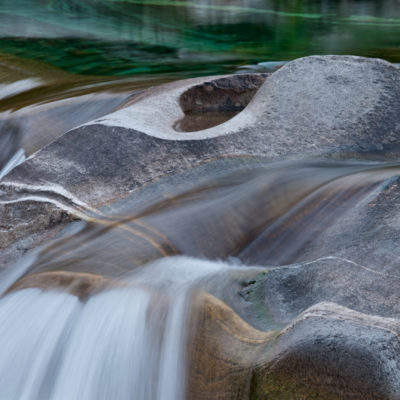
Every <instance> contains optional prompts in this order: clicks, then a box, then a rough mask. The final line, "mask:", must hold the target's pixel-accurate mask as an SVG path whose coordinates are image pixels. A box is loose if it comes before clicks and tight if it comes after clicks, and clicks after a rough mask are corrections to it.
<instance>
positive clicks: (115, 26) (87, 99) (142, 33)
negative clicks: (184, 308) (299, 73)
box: [0, 0, 400, 155]
mask: <svg viewBox="0 0 400 400" xmlns="http://www.w3.org/2000/svg"><path fill="white" fill-rule="evenodd" d="M399 39H400V3H399V0H338V1H334V0H319V1H317V0H302V1H300V0H279V1H278V0H231V1H229V0H196V1H178V0H177V1H174V0H146V1H139V0H125V1H122V0H0V137H1V136H2V135H3V132H7V131H9V130H10V129H11V128H10V127H12V130H13V131H16V132H19V136H18V137H20V139H19V145H18V146H19V147H22V148H23V149H24V151H25V154H26V155H30V154H32V153H34V152H36V151H37V150H39V149H41V148H42V147H43V146H45V145H46V144H48V143H50V142H51V141H53V140H55V139H56V138H57V137H59V136H60V135H61V134H63V133H64V132H66V131H68V130H69V129H72V128H74V127H76V126H78V125H80V124H83V123H85V122H88V121H90V120H93V119H95V118H98V117H100V116H102V115H104V114H107V113H109V112H112V111H114V110H115V109H116V108H118V107H120V106H121V105H123V104H125V103H124V102H125V101H126V100H127V99H128V98H129V96H131V95H134V93H135V92H138V91H140V90H143V89H144V88H147V87H149V86H154V85H159V84H162V83H164V82H168V81H172V80H177V79H182V78H189V77H193V76H201V75H216V74H225V73H236V72H240V71H249V70H250V71H260V72H262V71H265V70H268V69H271V66H273V65H274V63H273V62H275V61H279V62H281V61H288V60H292V59H295V58H298V57H301V56H306V55H312V54H355V55H361V56H369V57H380V58H384V59H386V60H388V61H391V62H400V40H399ZM203 122H204V121H203ZM203 122H202V123H203ZM205 122H206V123H207V124H208V123H209V122H210V121H205ZM14 136H16V135H14ZM0 151H3V152H4V149H0ZM10 151H11V150H10Z"/></svg>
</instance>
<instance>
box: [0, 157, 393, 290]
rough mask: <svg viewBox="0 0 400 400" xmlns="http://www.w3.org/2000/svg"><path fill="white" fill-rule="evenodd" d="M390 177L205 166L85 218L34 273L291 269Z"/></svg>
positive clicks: (345, 170) (320, 166)
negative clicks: (211, 263) (176, 259)
mask: <svg viewBox="0 0 400 400" xmlns="http://www.w3.org/2000/svg"><path fill="white" fill-rule="evenodd" d="M398 173H399V166H398V165H397V164H395V165H386V164H354V163H345V162H341V163H325V162H324V163H300V162H298V163H273V164H271V163H264V162H259V161H257V162H256V161H249V160H247V161H246V160H245V159H244V160H243V161H240V162H239V160H237V161H232V162H231V164H230V163H227V165H226V162H225V161H223V162H222V161H221V162H216V163H211V164H209V165H208V166H207V168H205V169H203V168H199V169H195V170H193V171H190V172H189V173H187V174H186V175H183V176H182V177H179V176H178V177H176V178H168V179H165V180H163V181H161V182H158V183H157V184H152V185H149V186H147V187H146V188H145V189H143V190H141V191H140V192H138V193H135V195H133V196H132V198H129V199H126V200H124V201H123V202H122V203H121V204H116V205H114V206H112V207H111V208H107V209H105V210H103V211H97V212H94V213H93V211H90V210H87V213H88V214H87V217H85V219H87V221H86V223H85V224H84V225H82V227H81V229H80V231H79V232H77V233H74V234H73V235H70V236H66V237H64V238H62V239H60V240H59V241H57V242H55V243H53V244H51V245H49V246H48V247H47V248H45V249H43V250H42V251H41V252H40V254H39V256H38V258H37V260H36V261H35V262H34V264H33V266H32V271H34V272H35V273H37V272H41V273H43V272H51V271H70V272H74V273H85V274H96V275H101V276H104V277H107V278H115V277H118V276H120V275H121V274H125V273H127V272H130V271H132V270H134V269H136V268H138V267H141V266H142V265H144V264H146V263H148V262H151V261H153V260H156V259H158V258H163V257H167V256H174V255H187V256H192V257H199V258H205V259H214V260H216V259H226V258H228V257H232V256H234V257H239V258H240V259H242V260H243V261H244V262H246V263H247V264H250V265H252V264H253V265H254V264H257V263H262V264H264V265H266V264H268V265H271V264H284V263H287V262H292V261H294V260H295V259H296V256H297V254H298V252H299V251H300V250H301V247H302V246H303V245H304V243H305V242H306V241H307V240H312V238H313V235H315V234H316V232H318V230H319V229H322V228H323V227H324V226H326V225H327V224H329V221H331V220H333V219H334V218H337V216H339V215H340V214H341V213H342V212H344V211H346V210H348V209H349V208H351V207H352V205H353V204H355V203H356V202H357V201H359V200H360V199H362V198H363V197H365V196H366V195H367V194H368V193H370V192H371V191H372V190H373V189H375V188H376V185H377V184H378V183H379V182H382V181H384V180H385V179H387V178H388V177H390V176H393V175H396V174H398ZM15 200H17V197H12V198H11V197H10V198H9V201H15ZM3 201H7V198H6V197H5V196H3ZM49 201H51V198H50V197H49ZM77 207H78V208H79V215H82V207H81V206H77ZM64 278H65V282H68V279H69V277H67V276H66V277H64ZM64 278H63V279H64ZM58 280H59V275H57V273H56V274H53V273H50V274H48V275H42V278H41V280H39V281H38V282H36V281H35V282H36V283H35V285H38V284H39V285H40V286H42V285H43V284H44V285H47V284H48V283H46V282H53V281H54V284H55V285H56V286H58V284H59V283H57V282H58ZM27 282H28V283H27ZM29 282H30V280H29V279H28V281H24V283H23V284H22V286H25V285H28V286H29ZM96 282H97V281H96ZM98 283H99V284H102V282H98ZM31 284H33V282H31Z"/></svg>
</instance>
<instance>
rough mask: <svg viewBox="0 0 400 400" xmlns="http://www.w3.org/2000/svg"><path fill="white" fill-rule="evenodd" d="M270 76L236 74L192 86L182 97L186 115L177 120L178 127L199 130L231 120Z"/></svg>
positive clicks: (183, 130)
mask: <svg viewBox="0 0 400 400" xmlns="http://www.w3.org/2000/svg"><path fill="white" fill-rule="evenodd" d="M267 76H268V74H242V75H232V76H229V77H224V78H220V79H216V80H213V81H209V82H204V83H201V84H200V85H196V86H193V87H191V88H190V89H188V90H186V92H184V93H183V94H182V95H181V96H180V99H179V104H180V106H181V108H182V111H183V112H184V113H185V116H184V117H183V118H182V119H181V120H179V121H177V122H176V123H175V125H174V129H175V130H176V131H178V132H195V131H200V130H203V129H208V128H212V127H213V126H217V125H220V124H222V123H224V122H226V121H228V120H230V119H231V118H233V117H234V116H235V115H236V114H238V113H239V112H240V111H242V110H243V109H244V108H245V107H246V106H247V104H249V103H250V100H251V99H252V98H253V97H254V95H255V94H256V92H257V90H258V89H259V88H260V87H261V85H262V84H263V83H264V81H265V79H266V78H267Z"/></svg>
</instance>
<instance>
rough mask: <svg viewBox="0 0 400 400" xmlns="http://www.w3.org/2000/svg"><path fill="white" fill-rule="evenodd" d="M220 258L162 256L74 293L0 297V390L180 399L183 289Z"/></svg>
mask: <svg viewBox="0 0 400 400" xmlns="http://www.w3.org/2000/svg"><path fill="white" fill-rule="evenodd" d="M231 268H232V267H229V266H228V265H227V264H223V263H217V262H208V261H201V260H195V259H191V258H188V257H171V258H166V259H162V260H159V261H157V262H155V263H153V264H151V265H148V266H146V267H144V268H143V269H141V270H140V271H138V272H136V273H135V274H134V275H132V276H130V277H129V278H128V279H127V282H128V283H127V284H126V285H125V284H124V285H123V286H121V287H115V288H112V289H108V290H106V291H104V292H101V293H99V294H97V295H94V296H92V297H90V298H89V299H88V300H87V301H86V302H84V303H83V302H81V301H79V300H78V298H77V297H75V296H73V295H71V294H69V293H65V292H56V291H42V290H40V289H34V288H32V289H24V290H21V291H17V292H15V293H11V294H9V295H7V296H5V297H4V298H2V299H1V300H0V348H1V349H2V356H1V357H0V399H1V400H3V399H4V400H14V399H15V400H16V399H18V400H47V399H49V400H64V399H65V400H125V399H126V400H128V399H129V400H133V399H134V400H153V399H154V400H161V399H162V400H183V399H184V396H185V378H186V376H185V371H186V365H185V347H186V340H187V329H186V328H187V325H188V321H189V318H188V317H189V314H190V313H189V306H190V293H191V289H193V288H194V287H196V286H199V285H201V283H202V282H204V280H207V279H209V278H211V277H215V275H216V274H217V273H219V272H222V271H226V270H228V269H231Z"/></svg>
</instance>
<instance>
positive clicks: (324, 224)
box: [0, 56, 400, 400]
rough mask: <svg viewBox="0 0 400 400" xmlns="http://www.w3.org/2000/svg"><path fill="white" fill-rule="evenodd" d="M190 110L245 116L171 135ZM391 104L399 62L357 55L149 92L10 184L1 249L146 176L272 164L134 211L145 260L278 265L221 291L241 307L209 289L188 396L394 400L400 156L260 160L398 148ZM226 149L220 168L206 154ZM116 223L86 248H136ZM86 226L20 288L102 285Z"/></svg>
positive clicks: (35, 237)
mask: <svg viewBox="0 0 400 400" xmlns="http://www.w3.org/2000/svg"><path fill="white" fill-rule="evenodd" d="M246 82H247V83H246ZM246 85H247V86H250V87H251V88H250V89H249V90H246V87H247V86H246ZM220 90H221V91H222V92H220ZM211 92H216V93H214V94H215V95H212V96H211V95H209V94H210V93H211ZM217 92H218V93H219V94H218V95H217ZM252 95H254V97H252V98H251V96H252ZM250 98H251V99H250ZM213 99H215V104H212V101H213ZM242 109H243V110H242ZM193 110H194V111H195V112H199V111H201V112H206V113H207V112H217V113H218V112H220V111H223V112H225V111H229V112H231V111H235V112H237V111H240V110H242V111H240V112H239V113H238V114H237V115H235V116H234V117H233V118H231V119H229V120H227V121H226V122H224V123H222V124H220V125H218V126H214V127H210V128H207V129H202V130H200V131H194V132H178V131H177V130H176V129H175V128H174V127H176V123H177V122H178V121H180V120H182V118H185V113H186V114H188V113H191V112H193ZM196 110H197V111H196ZM399 116H400V70H399V69H398V68H396V67H394V66H392V65H391V64H389V63H387V62H384V61H382V60H373V59H364V58H359V57H350V56H325V57H317V56H316V57H307V58H303V59H299V60H296V61H293V62H291V63H288V64H287V65H285V66H284V67H282V68H280V69H279V70H277V71H276V72H274V73H273V74H272V75H270V76H268V77H265V76H261V75H254V76H249V75H246V76H243V77H238V76H234V77H231V76H227V77H210V78H199V79H193V80H188V81H183V82H175V83H172V84H168V85H165V86H162V87H160V88H154V89H151V90H149V91H147V92H145V93H143V94H141V95H140V96H137V97H135V98H134V99H133V100H132V101H130V102H129V103H128V104H126V107H125V108H123V109H120V110H118V111H116V112H115V113H113V114H110V115H108V116H105V117H103V118H101V119H99V120H96V121H93V122H92V123H90V124H87V125H85V126H81V127H79V128H76V129H74V130H72V131H69V132H67V133H66V134H64V135H63V136H62V137H61V138H59V139H57V140H56V141H55V142H53V143H51V144H50V145H48V146H46V147H45V148H43V149H42V150H40V151H39V152H37V153H36V154H34V155H33V156H32V157H30V158H29V159H28V160H27V161H25V162H24V163H23V164H21V165H20V166H19V167H17V168H16V169H15V170H13V171H12V172H11V173H10V174H8V175H7V176H6V177H5V178H4V179H3V180H2V181H1V182H0V191H1V192H0V221H1V222H0V228H1V229H2V232H1V235H0V254H1V255H2V261H1V262H2V263H3V265H7V263H8V262H10V260H11V259H15V258H16V254H17V255H19V254H21V253H24V252H25V251H26V250H28V249H30V248H33V247H36V246H37V245H38V243H40V242H43V240H48V238H49V237H51V236H53V235H55V234H56V233H57V232H59V231H60V230H61V229H62V228H63V227H64V226H66V223H67V222H70V221H71V220H73V219H74V218H75V217H79V218H88V215H89V216H90V217H93V215H94V216H96V215H97V216H99V215H100V212H99V210H98V208H99V207H102V206H107V205H109V204H110V203H112V202H114V201H122V199H124V198H128V197H129V196H133V197H135V196H136V198H139V200H140V202H139V203H140V207H142V206H143V204H144V205H148V203H146V202H148V201H149V199H151V198H152V197H151V196H150V197H146V196H144V197H143V198H140V194H138V192H137V190H138V189H140V188H142V187H143V186H145V185H146V184H147V183H149V182H157V181H158V180H160V178H163V177H165V176H170V177H171V176H175V177H178V178H177V181H176V182H173V185H172V186H174V185H175V184H176V189H177V190H178V189H179V187H180V186H179V184H180V183H181V182H180V179H182V181H185V180H186V181H188V182H191V183H193V182H194V181H195V179H194V178H193V177H194V175H190V173H189V172H188V171H192V170H194V167H199V166H200V167H199V168H204V172H205V174H207V171H208V172H210V171H214V172H216V174H217V175H216V176H218V173H219V172H221V171H222V170H223V169H224V168H225V167H226V165H228V164H229V163H232V162H233V163H235V162H238V163H243V165H244V164H249V163H250V164H251V163H252V162H260V163H261V161H260V160H262V163H264V166H265V165H268V167H265V168H264V171H265V174H266V175H268V174H270V175H268V176H269V177H270V178H271V179H270V181H268V179H267V181H266V182H264V181H263V182H264V183H265V186H263V185H264V183H263V185H260V181H254V182H253V181H252V179H253V178H251V177H250V175H245V176H244V179H242V180H240V179H239V178H237V176H236V178H235V179H236V181H234V182H233V183H232V185H231V186H230V185H227V184H226V182H224V184H221V182H219V181H218V178H216V179H215V180H214V181H213V183H212V184H210V185H209V186H207V187H205V186H204V185H203V186H201V187H200V188H199V187H196V186H193V187H192V189H193V190H192V191H190V190H187V191H181V192H180V194H179V196H175V197H173V196H172V197H171V196H170V194H171V193H169V192H168V191H165V190H164V189H165V187H166V186H163V185H164V183H163V182H164V181H163V180H160V181H159V182H158V183H159V187H161V189H160V190H159V191H157V190H158V189H157V190H155V191H154V193H153V195H154V194H155V196H156V197H157V196H159V197H160V198H162V199H163V201H162V204H161V205H160V206H159V207H158V205H157V206H155V207H153V208H152V210H153V214H146V213H142V214H140V212H142V211H143V208H140V207H139V208H138V209H135V210H134V212H137V213H138V215H140V216H139V217H138V216H137V215H136V214H135V215H134V216H135V217H134V218H132V219H131V220H129V218H125V220H124V228H129V229H130V231H131V232H132V231H133V232H134V234H135V235H136V236H137V237H140V238H141V240H142V241H143V246H142V247H140V246H136V247H132V248H133V251H136V250H137V249H139V248H140V252H141V255H143V257H144V258H143V260H147V259H152V257H153V256H154V254H153V253H154V251H153V250H154V248H158V251H159V252H160V251H161V253H162V252H163V251H164V252H165V254H164V253H162V254H161V255H162V256H165V255H171V254H190V255H193V256H198V257H202V256H203V257H209V258H218V257H219V258H221V257H227V256H231V255H233V256H236V257H238V258H239V259H240V260H242V261H243V262H245V263H248V264H253V265H254V264H257V265H262V266H263V267H268V268H267V269H265V270H264V271H263V272H260V274H259V275H257V276H255V277H254V273H253V272H252V274H250V275H251V276H249V279H247V280H244V282H243V285H242V287H241V289H235V290H237V292H238V293H237V294H236V293H235V294H234V295H232V294H231V296H230V297H229V296H227V298H226V299H225V298H223V300H225V301H226V302H227V303H228V304H230V305H231V306H232V307H233V309H234V310H235V311H236V312H237V314H238V315H237V314H236V313H235V312H234V311H233V310H232V309H231V308H229V307H228V306H227V305H226V304H224V303H223V302H221V301H219V300H216V299H213V298H210V297H207V298H206V299H203V300H201V301H199V304H200V305H199V307H200V308H199V309H200V311H199V312H200V314H199V320H198V321H197V322H198V325H197V327H198V329H197V330H196V331H195V334H194V337H193V354H192V355H191V356H192V364H191V365H192V366H191V374H190V376H189V383H190V384H189V388H190V389H189V394H188V396H189V398H190V399H193V400H197V399H198V400H200V399H209V398H219V399H243V398H250V399H254V400H256V399H266V398H268V399H324V400H326V399H328V400H330V399H360V400H361V399H388V400H391V399H400V373H399V371H400V359H399V356H398V355H399V354H400V353H399V350H400V348H399V347H400V344H399V339H398V338H399V333H400V322H399V321H400V308H399V304H400V302H399V295H398V293H400V291H399V289H400V272H399V266H398V260H399V257H400V250H399V248H400V246H399V240H400V209H399V201H398V200H399V197H400V186H399V178H398V175H399V166H398V165H397V164H396V163H393V165H391V166H390V167H386V166H381V167H376V166H375V167H374V168H378V169H379V171H378V172H377V171H372V169H373V168H372V167H371V168H370V169H369V170H365V169H363V168H361V169H360V170H357V168H355V169H354V168H353V167H348V166H347V167H346V168H350V169H349V170H344V169H343V168H344V167H343V165H340V166H339V165H337V168H342V170H341V172H340V173H339V174H337V173H336V172H337V171H336V172H335V173H333V174H330V173H327V174H322V175H318V174H316V173H315V170H312V169H309V170H308V172H307V173H306V174H304V175H301V174H300V173H299V171H300V167H299V165H297V167H296V164H294V167H292V168H287V165H286V164H285V165H286V167H282V165H283V164H282V165H280V167H279V168H281V169H280V171H281V174H280V175H279V174H278V175H274V174H273V172H271V171H273V170H274V168H277V167H276V165H278V164H265V163H266V162H268V163H269V162H272V161H274V162H277V161H278V160H279V161H280V162H283V160H285V162H287V160H288V159H293V158H294V157H296V158H299V155H300V157H301V158H302V159H303V160H304V159H305V158H307V159H308V160H309V159H310V158H313V157H314V158H315V159H316V158H317V157H318V158H319V157H323V158H324V159H325V160H326V158H327V157H328V158H341V157H345V156H349V155H351V156H352V157H354V158H365V157H367V158H368V157H369V158H375V159H376V158H379V157H387V158H389V157H391V158H392V159H393V158H395V157H397V150H396V145H397V144H398V142H399V140H400V117H399ZM216 159H218V160H219V162H220V163H221V164H220V165H223V167H221V170H219V169H218V168H219V167H216V165H217V164H218V163H217V164H215V163H212V162H211V161H212V160H216ZM301 165H303V166H304V162H303V164H301ZM368 165H370V164H368ZM207 168H208V169H207ZM279 168H278V169H279ZM285 168H286V169H285ZM352 168H353V169H352ZM180 174H181V175H180ZM360 174H361V175H360ZM362 174H364V175H362ZM349 176H350V178H349ZM179 177H182V178H179ZM285 177H286V178H287V179H284V178H285ZM242 178H243V177H242ZM342 178H343V179H342ZM252 182H253V185H252ZM203 183H204V182H203ZM289 183H290V184H289ZM218 185H219V186H218ZM285 185H286V186H285ZM156 186H157V185H156ZM232 188H233V189H232ZM163 190H164V191H163ZM144 191H145V190H144ZM140 193H143V191H142V192H140ZM232 193H233V198H234V199H235V201H233V202H232V201H231V200H230V199H231V198H230V197H229V195H232ZM202 196H204V197H202ZM246 196H247V197H246ZM153 197H154V196H153ZM205 199H206V200H209V201H208V202H207V201H205ZM203 200H204V201H203ZM263 200H265V201H263ZM267 200H268V201H267ZM150 203H151V202H150ZM177 205H179V206H180V208H179V210H180V211H181V210H184V211H182V212H177V211H176V208H174V206H177ZM201 205H202V206H203V209H201V207H200V206H201ZM185 207H186V208H185ZM199 209H200V210H201V212H203V214H196V212H198V211H199ZM124 210H125V211H126V212H128V211H127V210H126V209H124ZM103 211H104V210H103ZM132 213H133V211H132V210H129V213H128V214H126V213H125V214H122V215H133V214H132ZM196 215H197V216H196ZM199 215H200V217H199ZM202 215H204V217H202ZM102 217H104V216H102ZM100 219H101V218H99V220H100ZM106 220H107V219H103V220H101V224H103V225H101V224H100V222H99V226H98V227H97V229H94V230H91V229H90V226H91V225H90V224H91V223H92V224H93V223H94V222H93V219H92V220H91V221H92V222H91V223H89V224H87V225H86V230H83V231H82V232H83V234H84V235H85V234H88V237H89V238H94V239H95V240H97V239H98V238H101V237H102V236H101V235H103V231H107V229H108V228H109V227H110V226H113V221H112V220H111V218H110V219H109V220H107V223H104V221H106ZM208 225H212V226H213V227H218V229H214V230H210V229H208ZM250 225H251V226H250ZM171 227H172V231H171ZM196 229H197V230H196ZM235 229H236V230H235ZM191 230H196V232H200V233H201V234H199V235H197V236H196V235H195V234H191V233H190V232H191ZM231 231H232V232H235V234H236V236H234V235H230V234H229V232H231ZM107 235H108V233H107ZM107 235H106V234H104V236H103V238H106V239H107V240H106V241H105V242H104V241H103V242H102V241H101V240H100V241H99V244H97V247H96V246H94V248H97V249H101V251H99V252H98V255H97V257H98V260H99V261H104V265H109V263H108V261H110V260H108V259H107V257H108V256H107V252H108V248H107V246H106V245H105V243H117V244H118V243H119V244H120V247H118V246H117V245H116V250H115V249H114V250H115V251H119V250H121V254H122V251H123V248H124V247H126V243H125V242H123V241H121V240H119V239H118V237H117V236H113V235H110V236H107ZM82 237H84V236H80V234H79V235H75V241H73V240H72V241H70V242H67V247H68V248H67V250H70V248H72V249H73V250H74V251H75V248H77V249H78V250H77V251H76V252H75V253H74V252H72V253H73V254H74V255H75V256H76V257H75V258H74V259H69V258H68V257H69V256H68V254H69V253H68V251H66V252H64V250H65V249H64V248H63V247H62V246H61V247H58V245H54V246H53V247H52V249H50V250H49V251H48V252H47V253H46V256H51V255H52V251H55V252H56V253H57V251H58V250H60V251H59V254H60V255H61V256H60V258H58V259H57V260H56V261H57V262H56V263H54V265H53V264H51V263H49V265H50V264H51V265H50V266H49V265H47V266H48V267H49V268H48V270H46V268H43V271H45V272H42V273H44V274H47V275H42V276H38V275H36V276H35V275H32V276H31V277H28V278H29V279H26V280H25V281H20V282H19V284H20V285H19V286H18V285H17V286H15V288H14V289H15V290H17V289H18V288H23V287H31V286H33V287H43V285H44V286H46V282H50V283H49V285H50V286H51V285H53V286H55V287H57V288H59V287H64V286H65V285H67V286H68V285H69V286H71V285H72V287H71V288H70V289H69V290H70V291H71V292H72V293H74V294H77V295H78V296H81V297H82V298H85V297H86V296H87V295H89V294H90V293H91V290H92V289H91V288H95V289H96V290H97V288H98V287H103V286H102V285H103V284H105V282H103V280H102V279H103V278H104V277H105V276H107V273H106V272H105V271H106V269H107V268H108V267H107V268H105V269H104V271H103V270H102V271H100V272H99V271H98V270H94V271H92V270H90V268H88V270H83V269H84V268H83V266H84V265H85V262H86V260H89V262H90V258H89V257H87V254H86V253H85V251H86V250H87V249H83V250H81V249H80V248H79V243H80V239H81V238H82ZM166 238H167V239H168V240H166ZM250 239H251V240H250ZM135 240H136V239H135ZM158 241H159V242H158ZM246 241H248V242H246ZM148 242H150V243H152V244H153V245H154V243H156V244H157V245H158V246H153V248H152V247H151V246H150V247H149V246H148ZM205 242H207V243H206V244H204V243H205ZM93 243H94V241H93ZM132 243H134V241H132ZM136 243H137V241H136ZM210 244H211V245H212V246H209V247H207V245H210ZM219 245H220V247H218V246H219ZM169 246H172V247H173V248H174V249H175V250H176V252H174V251H175V250H174V251H170V249H171V248H172V247H169ZM179 246H180V247H179ZM213 246H214V250H215V252H212V251H211V250H210V249H212V247H213ZM199 249H200V250H199ZM92 250H93V249H92ZM198 250H199V251H198ZM209 250H210V251H209ZM137 251H139V250H137ZM147 251H149V252H148V253H147ZM196 251H198V252H196ZM64 254H67V257H66V260H64V259H63V258H62V257H63V256H64ZM159 256H160V254H159V253H157V257H159ZM133 257H135V254H131V253H129V254H128V255H127V256H126V258H125V261H126V260H128V261H126V263H125V264H126V266H127V268H128V269H129V268H132V267H133V265H136V264H135V262H133V261H132V260H133ZM147 257H148V258H147ZM50 258H51V257H50ZM139 258H140V257H138V259H139ZM71 260H72V261H71ZM119 260H120V261H121V260H124V257H123V256H121V257H120V258H119ZM143 260H139V261H140V262H139V263H138V265H139V264H140V263H142V261H143ZM80 263H81V264H80ZM67 264H68V265H69V266H72V267H71V270H73V273H72V274H69V273H65V275H64V272H61V274H60V273H58V272H52V271H57V268H59V269H61V271H67V270H68V268H66V267H65V266H66V265H67ZM92 264H93V262H92ZM99 264H101V263H100V262H99ZM287 264H290V265H287ZM74 268H75V269H74ZM49 271H50V272H49ZM79 273H83V274H84V275H83V276H81V275H79ZM85 273H92V274H94V275H85ZM96 273H99V275H100V277H99V276H98V275H96ZM76 274H78V275H76ZM43 276H44V277H45V283H44V284H43V285H42V283H43V282H42V280H41V277H43ZM110 276H111V277H112V274H110ZM88 288H89V289H90V290H89V289H88ZM222 297H223V296H222ZM239 315H240V317H242V319H241V318H240V317H239ZM250 325H252V326H250ZM254 326H256V327H257V328H258V329H261V328H262V329H263V331H264V332H261V331H259V330H257V329H255V328H254Z"/></svg>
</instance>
